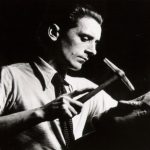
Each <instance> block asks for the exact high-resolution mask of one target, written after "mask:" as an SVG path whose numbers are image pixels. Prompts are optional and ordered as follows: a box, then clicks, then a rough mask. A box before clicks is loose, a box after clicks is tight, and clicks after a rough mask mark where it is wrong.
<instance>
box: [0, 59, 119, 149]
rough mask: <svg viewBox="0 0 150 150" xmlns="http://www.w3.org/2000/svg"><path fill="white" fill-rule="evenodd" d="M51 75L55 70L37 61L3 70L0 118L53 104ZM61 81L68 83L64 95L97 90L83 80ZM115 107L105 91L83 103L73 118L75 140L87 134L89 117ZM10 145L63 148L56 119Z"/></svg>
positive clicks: (90, 83) (0, 87)
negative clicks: (0, 116) (76, 91)
mask: <svg viewBox="0 0 150 150" xmlns="http://www.w3.org/2000/svg"><path fill="white" fill-rule="evenodd" d="M55 73H56V70H54V69H53V68H52V67H51V66H50V65H49V64H48V63H46V62H45V61H44V60H42V59H41V58H39V59H37V60H36V61H35V62H33V63H18V64H13V65H9V66H5V67H3V68H2V70H1V78H0V115H7V114H11V113H15V112H19V111H23V110H30V109H34V108H37V107H41V106H43V105H45V104H47V103H49V102H51V101H53V100H54V99H55V98H56V97H55V91H54V86H53V84H52V83H51V80H52V78H53V76H54V74H55ZM65 80H66V81H67V82H68V83H69V86H68V87H66V90H67V91H68V92H71V91H73V90H76V89H82V88H85V87H91V86H92V87H93V86H94V87H97V85H96V84H95V83H93V82H91V81H89V80H88V79H85V78H78V77H71V76H68V75H67V76H66V78H65ZM116 105H117V101H115V100H114V99H113V98H111V97H110V96H109V95H108V94H107V93H106V92H105V91H101V92H99V93H98V94H96V95H95V96H94V97H92V98H91V99H90V100H88V101H87V102H85V104H84V106H83V109H82V111H81V113H80V114H78V115H76V116H75V117H74V118H73V132H74V135H75V139H77V138H80V137H81V136H82V135H83V134H84V133H86V132H87V131H88V129H86V127H87V128H88V127H89V126H91V120H92V118H93V117H95V116H100V114H101V113H102V112H104V111H105V110H108V109H109V108H111V107H115V106H116ZM87 124H89V125H87ZM91 127H92V126H91ZM19 137H20V138H19ZM23 138H25V140H24V139H23ZM14 143H15V144H16V145H17V144H19V145H23V146H22V149H19V150H23V149H25V145H28V147H30V145H34V144H35V145H36V144H37V145H38V144H39V145H40V146H41V147H42V148H43V149H44V150H45V149H46V150H62V149H64V146H65V140H64V137H63V134H62V131H61V128H60V124H59V120H58V119H55V120H53V121H47V122H42V123H39V124H38V125H36V126H34V127H33V128H30V129H28V130H26V131H24V132H22V133H20V134H19V135H18V138H16V139H15V140H14ZM29 149H30V148H28V150H29ZM31 149H32V150H33V148H31ZM10 150H11V148H10ZM16 150H17V149H16Z"/></svg>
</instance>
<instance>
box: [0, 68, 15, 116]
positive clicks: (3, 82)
mask: <svg viewBox="0 0 150 150" xmlns="http://www.w3.org/2000/svg"><path fill="white" fill-rule="evenodd" d="M13 88H14V86H13V77H12V74H11V72H10V71H9V69H8V67H2V68H1V71H0V115H3V113H4V111H5V110H6V109H7V107H9V106H10V105H11V101H10V100H11V97H12V96H11V95H12V91H13Z"/></svg>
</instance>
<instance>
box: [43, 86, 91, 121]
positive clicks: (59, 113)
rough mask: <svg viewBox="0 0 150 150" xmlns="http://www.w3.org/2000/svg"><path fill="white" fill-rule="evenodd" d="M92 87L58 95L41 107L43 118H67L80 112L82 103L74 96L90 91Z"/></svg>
mask: <svg viewBox="0 0 150 150" xmlns="http://www.w3.org/2000/svg"><path fill="white" fill-rule="evenodd" d="M91 90H93V88H85V89H81V90H75V91H73V92H71V93H66V94H63V95H60V96H59V97H57V98H56V99H55V100H53V101H52V102H50V103H48V104H47V105H45V106H43V107H41V109H42V114H43V115H42V117H43V119H44V120H54V119H56V118H61V119H68V118H72V117H74V116H75V115H77V114H78V113H80V111H81V109H82V107H83V103H81V102H79V101H77V100H75V99H74V98H75V97H76V96H79V95H81V94H84V93H87V92H90V91H91Z"/></svg>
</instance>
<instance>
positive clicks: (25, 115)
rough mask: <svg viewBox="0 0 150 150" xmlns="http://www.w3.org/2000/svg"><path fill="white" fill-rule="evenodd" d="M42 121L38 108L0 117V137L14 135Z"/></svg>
mask: <svg viewBox="0 0 150 150" xmlns="http://www.w3.org/2000/svg"><path fill="white" fill-rule="evenodd" d="M42 121H44V120H43V118H42V111H41V109H40V108H37V109H33V110H27V111H22V112H18V113H14V114H10V115H6V116H1V117H0V138H3V135H5V137H6V136H9V137H10V136H14V135H16V134H18V133H19V132H21V131H24V130H26V129H29V128H31V127H33V126H35V125H36V124H38V123H40V122H42Z"/></svg>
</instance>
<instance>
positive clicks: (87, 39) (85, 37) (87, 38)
mask: <svg viewBox="0 0 150 150" xmlns="http://www.w3.org/2000/svg"><path fill="white" fill-rule="evenodd" d="M81 41H83V42H86V41H89V37H87V36H81Z"/></svg>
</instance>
